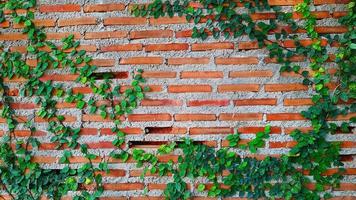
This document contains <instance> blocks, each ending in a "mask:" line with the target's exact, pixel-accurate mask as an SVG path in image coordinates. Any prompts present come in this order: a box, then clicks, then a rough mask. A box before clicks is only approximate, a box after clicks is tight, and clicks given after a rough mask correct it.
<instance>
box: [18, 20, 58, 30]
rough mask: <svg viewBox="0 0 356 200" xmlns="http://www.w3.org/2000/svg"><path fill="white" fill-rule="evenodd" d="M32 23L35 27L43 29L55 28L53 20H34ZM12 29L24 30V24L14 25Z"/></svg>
mask: <svg viewBox="0 0 356 200" xmlns="http://www.w3.org/2000/svg"><path fill="white" fill-rule="evenodd" d="M33 23H34V24H35V25H36V26H43V27H54V26H56V20H55V19H35V20H33ZM13 27H14V28H24V24H23V23H21V24H17V23H14V24H13Z"/></svg>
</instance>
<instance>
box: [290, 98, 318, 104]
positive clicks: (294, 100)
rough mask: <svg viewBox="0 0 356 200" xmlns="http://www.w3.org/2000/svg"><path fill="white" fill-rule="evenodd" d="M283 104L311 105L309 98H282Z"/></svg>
mask: <svg viewBox="0 0 356 200" xmlns="http://www.w3.org/2000/svg"><path fill="white" fill-rule="evenodd" d="M283 104H284V105H285V106H306V105H313V102H312V100H311V99H306V98H305V99H301V98H300V99H284V101H283Z"/></svg>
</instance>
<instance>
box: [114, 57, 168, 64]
mask: <svg viewBox="0 0 356 200" xmlns="http://www.w3.org/2000/svg"><path fill="white" fill-rule="evenodd" d="M120 64H122V65H130V64H136V65H150V64H163V58H162V57H131V58H122V59H120Z"/></svg>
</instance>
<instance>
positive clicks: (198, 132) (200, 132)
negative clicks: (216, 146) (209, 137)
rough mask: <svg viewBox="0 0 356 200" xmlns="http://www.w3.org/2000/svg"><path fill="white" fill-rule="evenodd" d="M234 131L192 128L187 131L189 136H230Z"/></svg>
mask: <svg viewBox="0 0 356 200" xmlns="http://www.w3.org/2000/svg"><path fill="white" fill-rule="evenodd" d="M232 133H234V129H233V128H230V127H206V128H205V127H194V128H190V129H189V134H191V135H204V134H232Z"/></svg>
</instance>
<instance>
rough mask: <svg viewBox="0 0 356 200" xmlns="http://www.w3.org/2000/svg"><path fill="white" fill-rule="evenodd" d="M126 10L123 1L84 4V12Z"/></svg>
mask: <svg viewBox="0 0 356 200" xmlns="http://www.w3.org/2000/svg"><path fill="white" fill-rule="evenodd" d="M123 10H125V4H123V3H108V4H91V5H85V6H84V12H112V11H123Z"/></svg>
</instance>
